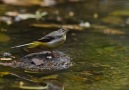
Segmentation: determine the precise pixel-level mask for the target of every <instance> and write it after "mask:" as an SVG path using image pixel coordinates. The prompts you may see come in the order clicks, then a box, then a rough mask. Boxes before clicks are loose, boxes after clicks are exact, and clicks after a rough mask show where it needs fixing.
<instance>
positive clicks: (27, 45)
mask: <svg viewBox="0 0 129 90" xmlns="http://www.w3.org/2000/svg"><path fill="white" fill-rule="evenodd" d="M31 44H33V43H27V44H23V45H18V46H14V47H11V48H19V47H24V46H28V45H31Z"/></svg>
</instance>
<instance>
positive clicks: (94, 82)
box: [0, 0, 129, 90]
mask: <svg viewBox="0 0 129 90" xmlns="http://www.w3.org/2000/svg"><path fill="white" fill-rule="evenodd" d="M62 26H63V27H65V28H68V29H70V32H68V34H67V41H66V42H65V44H64V45H63V46H62V47H60V48H58V49H57V50H58V51H61V52H64V53H65V54H67V55H68V56H70V57H71V58H72V62H74V66H73V67H71V68H70V69H68V70H67V71H63V72H58V73H56V74H52V75H47V76H49V77H47V78H46V76H43V75H42V74H41V75H37V74H29V73H27V72H25V71H24V70H20V69H11V68H5V67H3V66H1V67H0V90H22V89H23V88H25V87H20V85H22V84H24V85H27V86H30V87H29V88H31V89H34V88H35V87H32V86H37V89H40V87H41V86H42V85H40V86H39V85H37V84H35V83H32V82H31V83H30V82H28V81H25V80H23V79H20V78H18V77H16V74H18V73H21V72H22V74H23V75H22V76H24V77H26V78H30V77H31V79H34V78H37V79H38V80H39V82H41V83H44V84H43V86H47V85H48V86H49V87H48V88H46V89H45V90H63V89H64V90H128V87H129V0H0V53H3V52H9V53H12V54H13V55H15V56H18V57H22V56H24V55H26V54H27V53H26V52H25V51H24V50H23V49H22V48H18V49H14V50H10V47H12V46H16V45H20V44H25V43H29V42H32V41H34V40H37V39H39V38H41V37H42V36H44V35H46V34H48V33H49V32H52V31H54V30H57V29H59V28H61V27H62ZM9 73H15V74H11V75H10V74H9ZM28 75H29V77H28ZM55 87H56V88H55ZM26 89H27V88H26ZM40 90H41V89H40Z"/></svg>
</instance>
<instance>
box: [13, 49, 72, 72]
mask: <svg viewBox="0 0 129 90" xmlns="http://www.w3.org/2000/svg"><path fill="white" fill-rule="evenodd" d="M53 54H54V57H53V56H52V55H51V52H50V51H43V52H38V53H31V54H29V55H26V56H24V57H22V58H21V59H20V61H19V62H15V63H14V64H13V65H12V67H14V68H23V69H25V70H29V71H40V72H43V73H46V71H47V72H53V71H59V70H64V69H67V68H69V67H71V66H72V62H71V58H70V57H68V56H67V55H65V54H64V53H62V52H59V51H53Z"/></svg>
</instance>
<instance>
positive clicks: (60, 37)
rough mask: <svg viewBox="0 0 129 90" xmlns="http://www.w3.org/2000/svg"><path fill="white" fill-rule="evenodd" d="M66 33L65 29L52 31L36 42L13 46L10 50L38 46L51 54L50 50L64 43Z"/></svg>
mask: <svg viewBox="0 0 129 90" xmlns="http://www.w3.org/2000/svg"><path fill="white" fill-rule="evenodd" d="M68 31H69V30H68V29H66V28H60V29H59V30H57V31H53V32H51V33H49V34H47V35H45V36H44V37H41V38H40V39H38V40H36V41H33V42H31V43H27V44H23V45H18V46H14V47H11V48H12V49H13V48H19V47H25V46H27V48H36V47H39V46H40V47H44V48H47V49H49V50H50V52H51V53H52V54H53V52H52V49H56V48H58V47H60V46H61V45H63V44H64V42H65V41H66V34H67V32H68Z"/></svg>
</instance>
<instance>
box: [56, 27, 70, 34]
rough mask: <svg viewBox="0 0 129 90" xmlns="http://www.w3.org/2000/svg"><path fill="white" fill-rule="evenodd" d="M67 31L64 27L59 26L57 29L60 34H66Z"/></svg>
mask: <svg viewBox="0 0 129 90" xmlns="http://www.w3.org/2000/svg"><path fill="white" fill-rule="evenodd" d="M68 31H69V30H68V29H66V28H61V29H59V30H58V32H59V33H60V34H66V33H67V32H68Z"/></svg>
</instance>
